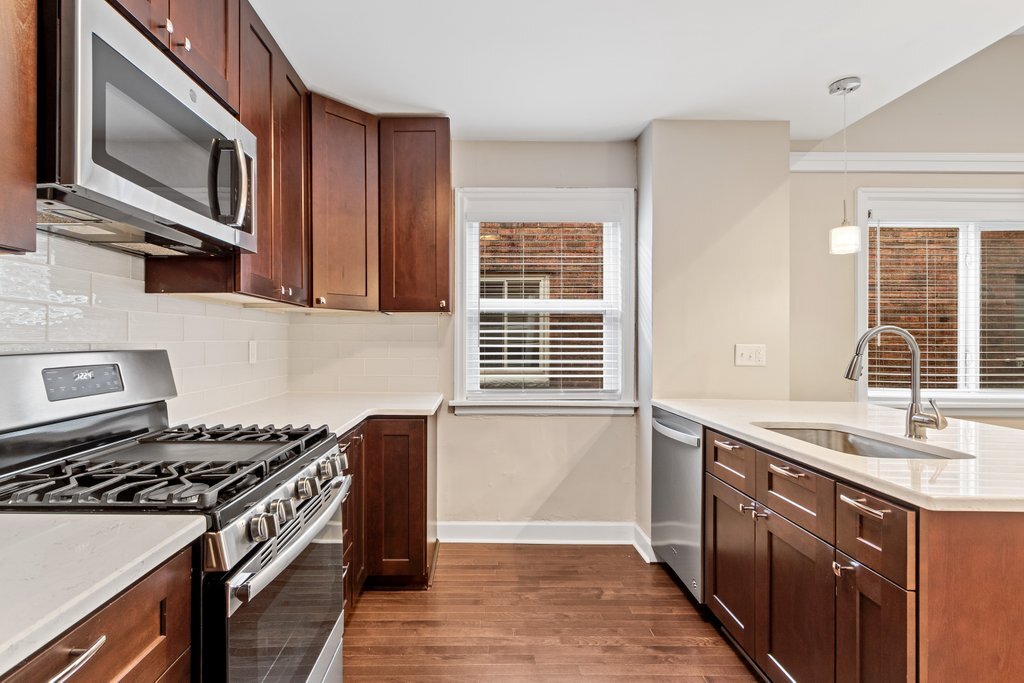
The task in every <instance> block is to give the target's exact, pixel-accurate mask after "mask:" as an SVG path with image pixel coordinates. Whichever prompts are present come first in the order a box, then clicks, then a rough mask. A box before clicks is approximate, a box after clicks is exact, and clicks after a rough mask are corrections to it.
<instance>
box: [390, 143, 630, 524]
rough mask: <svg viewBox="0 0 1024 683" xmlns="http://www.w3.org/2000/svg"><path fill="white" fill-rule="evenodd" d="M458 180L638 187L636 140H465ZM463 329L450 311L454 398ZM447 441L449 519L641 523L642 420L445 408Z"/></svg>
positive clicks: (444, 500) (443, 505)
mask: <svg viewBox="0 0 1024 683" xmlns="http://www.w3.org/2000/svg"><path fill="white" fill-rule="evenodd" d="M452 178H453V183H454V185H455V186H456V187H635V186H636V145H635V144H634V143H632V142H618V143H505V142H458V141H457V142H455V143H454V145H453V150H452ZM456 305H458V302H456ZM392 318H393V320H392V321H391V322H395V323H396V324H403V323H402V322H401V321H400V320H401V317H400V316H393V317H392ZM394 319H398V320H394ZM453 329H454V325H453V324H452V319H451V318H450V317H448V316H441V321H440V323H439V328H438V339H439V355H438V363H439V364H440V366H439V374H438V377H439V378H440V379H439V384H440V389H441V390H442V391H443V392H444V394H445V396H446V398H451V397H452V394H453V390H454V387H453V385H452V382H453V380H452V377H453V375H454V372H453V370H454V368H453V358H454V346H453V344H454V339H453ZM438 439H439V449H438V452H439V462H438V479H439V491H438V499H439V504H438V505H439V510H438V514H439V517H440V519H442V520H444V521H594V522H632V521H633V520H634V514H635V513H634V509H635V506H634V479H635V467H636V419H635V418H633V417H527V416H521V417H507V416H505V417H500V416H487V417H467V416H456V415H453V414H451V413H449V412H443V413H442V415H441V418H440V421H439V425H438Z"/></svg>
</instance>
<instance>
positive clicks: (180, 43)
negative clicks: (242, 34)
mask: <svg viewBox="0 0 1024 683" xmlns="http://www.w3.org/2000/svg"><path fill="white" fill-rule="evenodd" d="M135 1H136V2H137V1H138V0H135ZM238 4H239V0H170V18H171V22H172V25H173V28H174V32H173V33H170V34H169V45H168V46H169V47H170V49H171V52H172V53H173V54H174V55H175V56H176V57H177V58H178V59H180V60H181V62H182V63H183V64H184V65H185V66H186V67H188V68H189V69H190V70H191V71H192V73H194V74H195V75H196V77H198V78H199V80H200V81H202V82H203V83H205V84H206V86H207V87H208V88H209V89H210V90H212V91H213V92H214V93H216V94H217V95H220V97H221V98H222V99H223V100H224V101H225V102H227V103H228V104H229V105H230V106H231V107H233V108H234V109H236V110H237V109H238V87H239V84H238V76H239V73H238V38H239V36H238V28H239V24H238Z"/></svg>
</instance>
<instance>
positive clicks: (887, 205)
mask: <svg viewBox="0 0 1024 683" xmlns="http://www.w3.org/2000/svg"><path fill="white" fill-rule="evenodd" d="M869 211H870V213H871V218H870V219H869V218H868V213H869ZM869 220H870V222H871V223H875V222H877V221H881V222H883V223H891V222H908V223H914V222H920V221H928V222H940V221H945V222H950V223H955V224H960V225H962V224H967V223H984V222H986V221H1014V222H1024V191H1022V190H1013V189H1006V190H1003V189H952V188H859V189H858V190H857V225H859V226H860V230H861V244H862V245H863V247H864V248H862V249H861V250H860V251H859V252H858V253H857V313H856V315H857V318H856V321H855V327H854V334H855V336H854V338H853V339H852V340H851V342H850V344H851V345H850V349H851V352H852V349H853V346H854V345H855V344H856V343H857V339H858V338H859V337H860V335H861V334H862V333H863V332H864V330H866V329H867V326H868V278H867V266H868V262H867V259H868V238H869V234H870V233H869V230H868V228H869V225H868V224H869ZM979 229H982V228H979ZM961 234H963V233H961ZM969 238H970V237H968V239H969ZM974 251H975V252H976V251H977V246H976V245H975V247H974ZM963 268H964V265H963V263H962V262H961V269H963ZM960 280H961V284H960V287H961V292H962V293H967V294H969V295H970V294H971V292H969V291H967V290H966V289H965V288H967V289H969V288H970V287H971V284H970V283H968V282H967V281H966V280H967V278H963V277H962V278H960ZM974 289H977V287H975V288H974ZM975 294H976V292H975ZM964 305H965V302H964V301H963V300H961V307H963V306H964ZM961 333H962V332H961ZM966 341H970V340H966ZM867 375H868V373H867V372H864V373H863V374H862V375H861V377H860V380H859V381H858V382H857V400H858V401H867V402H870V403H876V404H879V405H886V406H898V407H903V406H906V403H907V400H908V399H909V398H910V389H909V387H908V388H907V389H905V390H903V389H882V390H880V389H874V390H872V392H871V394H872V395H871V396H868V377H867ZM922 393H923V394H924V396H925V397H926V398H934V399H936V400H937V401H940V403H941V406H942V407H943V408H945V409H947V410H953V411H956V414H957V415H960V416H965V417H966V416H992V417H1002V416H1005V417H1013V416H1021V415H1024V392H1021V393H1001V392H985V394H984V395H973V396H972V395H967V394H965V393H964V392H963V391H962V390H949V389H946V390H941V389H931V390H925V391H923V392H922Z"/></svg>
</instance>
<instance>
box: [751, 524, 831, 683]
mask: <svg viewBox="0 0 1024 683" xmlns="http://www.w3.org/2000/svg"><path fill="white" fill-rule="evenodd" d="M765 515H766V516H765ZM832 553H833V549H832V546H830V545H828V544H827V543H825V542H824V541H822V540H820V539H818V538H816V537H814V536H813V535H811V534H809V533H807V532H806V531H804V530H803V529H801V528H800V527H798V526H797V525H795V524H793V523H792V522H789V521H787V520H785V519H783V518H782V517H781V516H779V515H777V514H775V513H773V512H771V511H770V510H767V509H766V508H760V509H759V517H758V520H757V570H756V574H757V610H756V612H757V618H756V621H755V623H756V626H755V630H756V632H757V637H756V641H757V650H756V653H755V657H754V659H755V660H756V661H757V663H758V665H759V666H760V667H761V668H762V669H763V670H764V671H765V672H766V673H767V674H768V677H769V678H770V679H772V680H773V681H798V682H799V683H803V682H805V681H806V682H807V683H821V682H822V681H831V680H832V679H833V678H834V676H835V631H834V629H835V575H834V574H833V573H832V559H833V555H832Z"/></svg>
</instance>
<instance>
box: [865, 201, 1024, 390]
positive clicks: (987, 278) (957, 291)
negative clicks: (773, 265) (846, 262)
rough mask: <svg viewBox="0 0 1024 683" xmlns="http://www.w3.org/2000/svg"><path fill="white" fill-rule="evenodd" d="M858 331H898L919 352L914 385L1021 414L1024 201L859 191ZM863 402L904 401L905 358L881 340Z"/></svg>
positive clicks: (891, 340) (898, 344)
mask: <svg viewBox="0 0 1024 683" xmlns="http://www.w3.org/2000/svg"><path fill="white" fill-rule="evenodd" d="M862 202H863V205H864V207H865V212H864V215H863V216H862V217H861V220H862V221H863V222H862V225H864V224H866V225H867V227H866V229H865V243H866V245H867V249H866V250H865V252H866V253H864V254H862V257H861V269H862V271H861V283H862V287H861V292H862V298H861V312H862V315H861V320H863V321H864V323H863V324H861V325H860V329H864V328H866V327H874V326H875V325H898V326H900V327H904V328H906V329H908V330H909V331H910V332H911V333H913V334H914V336H915V337H916V338H917V340H918V343H919V344H920V346H921V352H922V359H921V360H922V362H921V385H922V387H923V389H925V390H926V393H928V394H929V395H932V396H939V397H944V398H945V399H947V400H950V399H952V401H953V405H957V404H965V405H967V404H986V405H991V404H997V403H1002V404H1005V407H1014V406H1020V407H1024V195H1022V194H1021V193H1019V192H1013V191H1006V192H996V191H989V192H985V191H979V192H962V191H944V190H927V191H926V190H919V191H910V190H889V191H880V190H862V191H861V193H860V195H859V197H858V203H859V205H862V204H861V203H862ZM865 374H866V380H864V381H862V387H863V391H864V392H865V393H866V395H867V397H868V398H870V399H875V400H885V399H888V398H894V399H895V398H902V397H904V396H905V395H906V393H907V391H908V387H909V386H910V354H909V351H908V350H907V348H906V345H905V344H904V343H903V341H902V340H900V339H899V338H897V337H895V336H889V335H886V336H882V337H880V338H877V339H876V340H874V341H873V342H872V343H871V346H870V347H869V351H868V368H867V372H866V373H865Z"/></svg>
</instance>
